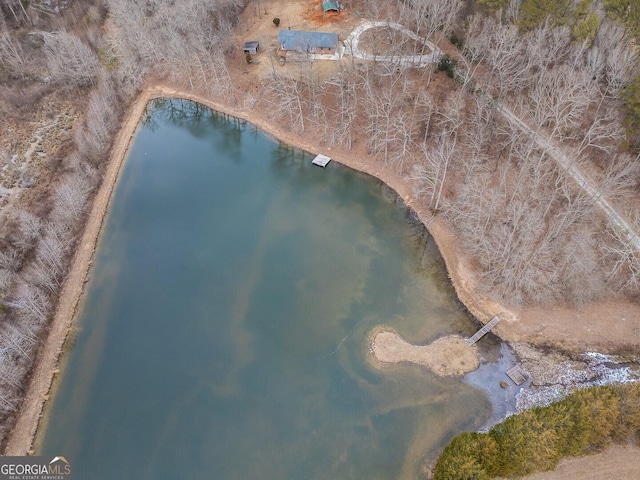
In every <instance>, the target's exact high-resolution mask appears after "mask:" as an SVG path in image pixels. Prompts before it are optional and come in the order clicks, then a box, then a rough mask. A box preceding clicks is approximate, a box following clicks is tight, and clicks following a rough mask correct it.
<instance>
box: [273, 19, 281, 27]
mask: <svg viewBox="0 0 640 480" xmlns="http://www.w3.org/2000/svg"><path fill="white" fill-rule="evenodd" d="M273 24H274V25H275V26H276V27H279V26H280V19H279V18H278V17H276V18H274V19H273Z"/></svg>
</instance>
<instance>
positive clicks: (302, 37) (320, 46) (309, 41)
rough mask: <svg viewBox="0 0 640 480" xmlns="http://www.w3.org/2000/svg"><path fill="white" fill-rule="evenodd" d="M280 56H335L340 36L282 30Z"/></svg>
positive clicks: (279, 41) (279, 36)
mask: <svg viewBox="0 0 640 480" xmlns="http://www.w3.org/2000/svg"><path fill="white" fill-rule="evenodd" d="M278 44H279V45H280V52H281V53H280V55H281V56H288V52H295V53H297V54H301V53H302V54H310V55H334V54H335V53H336V50H337V48H338V34H337V33H326V32H305V31H303V30H280V34H279V35H278Z"/></svg>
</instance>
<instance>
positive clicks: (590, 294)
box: [0, 0, 640, 436]
mask: <svg viewBox="0 0 640 480" xmlns="http://www.w3.org/2000/svg"><path fill="white" fill-rule="evenodd" d="M256 1H257V0H256ZM391 3H392V4H391V5H390V6H389V7H388V8H384V9H383V8H381V4H380V2H375V1H372V0H364V1H359V2H358V3H357V6H358V8H359V9H360V11H362V12H363V15H364V16H365V18H370V19H374V20H389V21H394V22H399V23H401V24H403V25H405V26H407V27H408V28H410V29H411V30H413V31H414V32H416V33H418V34H419V35H420V36H422V37H424V38H429V39H430V40H431V41H434V42H437V43H439V44H440V45H441V48H442V49H443V50H444V51H447V52H449V55H450V58H451V60H452V61H451V62H450V63H448V64H447V65H448V66H447V65H445V66H444V68H442V65H440V68H437V67H436V66H435V65H434V66H433V67H422V68H410V67H406V66H403V65H401V64H400V63H394V62H375V61H373V62H355V61H352V60H351V59H349V57H348V56H345V59H344V60H343V61H342V68H341V69H340V71H339V73H337V74H336V75H333V76H331V78H322V77H321V76H320V75H319V74H318V73H317V69H314V68H312V64H311V61H309V62H307V63H305V62H301V63H300V64H299V66H298V68H297V69H295V72H296V73H295V74H294V75H290V74H289V75H285V74H283V73H282V71H281V70H280V69H278V68H277V66H276V65H274V66H273V73H272V75H271V77H270V79H269V81H268V82H267V83H266V84H265V85H264V87H262V89H261V90H260V92H259V93H258V94H255V93H249V92H246V91H243V90H242V84H241V83H239V82H237V81H236V79H235V78H234V77H233V68H232V66H231V65H230V63H229V61H230V60H229V58H230V53H231V52H232V51H233V49H237V39H236V38H235V35H234V22H235V21H236V20H237V18H238V15H239V13H240V12H242V10H243V9H244V8H245V6H246V5H245V0H183V1H180V2H175V1H171V0H147V1H139V2H132V1H129V0H93V1H91V0H86V1H81V0H75V1H73V0H57V1H56V0H32V1H30V2H29V3H28V7H26V6H25V3H24V2H21V1H19V0H2V1H1V2H0V12H1V13H2V15H1V16H0V109H2V115H3V117H4V120H3V126H2V131H3V136H4V138H3V142H2V144H1V145H0V158H1V159H2V164H3V168H2V170H1V171H0V199H1V202H0V205H1V213H0V224H1V225H2V227H1V230H0V419H1V421H0V424H1V425H2V426H3V430H1V431H0V434H1V435H2V436H4V435H5V434H6V431H7V428H10V426H11V421H10V418H11V415H12V414H13V412H14V411H15V410H16V408H18V407H19V404H20V399H21V396H22V394H23V388H24V385H25V380H26V375H27V373H28V371H29V368H30V366H31V363H32V361H33V359H34V357H35V354H36V351H37V347H38V345H39V343H40V342H41V340H42V338H44V336H45V335H46V329H47V324H48V321H49V320H50V319H51V317H52V312H53V309H54V308H55V305H56V302H57V299H58V295H59V294H60V290H61V287H62V284H63V281H64V278H65V274H66V271H67V269H68V266H69V261H70V257H71V255H72V253H73V250H74V248H75V246H76V241H77V239H78V237H79V234H80V233H81V231H82V227H83V223H84V220H85V218H86V213H87V210H88V207H89V204H90V200H91V198H92V195H93V193H94V192H95V190H96V187H97V186H98V185H99V183H100V179H101V174H102V171H103V169H104V163H105V161H106V159H107V158H108V155H109V150H110V146H111V143H112V140H113V136H114V133H115V131H116V130H117V128H118V126H119V122H120V120H121V117H122V113H123V111H124V108H125V107H126V105H127V104H128V103H129V102H130V101H131V99H132V98H133V97H134V96H135V95H136V93H137V92H138V91H139V89H140V88H141V86H142V85H143V83H144V82H145V81H148V80H149V79H157V80H162V79H166V80H168V81H171V82H175V83H178V84H180V85H182V86H183V87H184V88H187V89H197V90H198V91H202V92H205V93H206V94H208V95H211V96H212V97H215V98H216V99H218V100H219V101H223V102H226V103H228V104H229V105H234V106H235V105H238V104H240V103H241V102H242V105H243V106H244V108H249V109H255V110H256V111H260V110H261V109H262V111H269V112H271V114H272V115H273V116H274V117H276V118H277V119H278V120H279V121H280V123H281V124H283V125H285V126H286V127H287V128H288V129H290V130H291V131H292V132H297V133H299V134H301V135H302V134H305V135H307V134H310V132H313V134H314V135H318V136H319V137H321V138H323V142H324V143H325V145H326V146H327V147H336V148H343V149H346V150H351V149H352V148H355V147H356V146H362V145H364V146H366V152H367V155H369V156H371V158H374V159H375V161H379V162H380V163H382V164H384V165H387V166H391V167H392V168H393V169H394V170H395V171H396V172H397V174H398V175H400V176H402V177H404V178H406V180H407V181H408V182H411V184H412V185H413V187H414V191H415V194H416V195H417V196H419V198H420V199H421V201H422V202H423V204H424V205H425V206H426V207H428V208H430V209H431V210H432V211H433V213H434V214H435V215H439V216H442V217H444V218H446V219H448V220H449V221H450V224H451V227H452V228H453V229H454V232H455V234H456V238H457V239H458V241H459V242H460V246H461V250H462V251H465V252H467V255H468V257H469V262H470V264H471V265H472V267H473V270H474V272H476V274H477V276H478V278H479V281H478V284H479V285H480V286H481V289H482V291H483V293H485V294H486V295H488V296H490V297H492V298H494V299H496V300H497V301H499V302H502V303H504V304H506V305H508V306H510V307H512V308H518V307H523V306H531V305H550V304H569V305H584V304H587V303H589V302H592V301H597V300H601V299H603V298H607V297H611V296H624V297H625V299H626V300H628V301H637V300H638V293H639V287H640V256H639V252H638V250H637V244H636V243H635V242H636V240H635V239H634V237H633V235H630V233H629V231H628V230H625V229H622V228H621V227H620V225H619V224H618V223H615V222H611V221H610V219H608V218H607V216H606V215H605V214H604V212H603V210H602V209H601V208H600V207H599V206H598V204H597V203H596V201H595V199H594V197H593V195H590V194H589V193H588V191H586V190H585V189H584V188H582V187H581V186H580V185H579V184H578V183H577V182H576V181H575V179H574V178H573V177H572V176H571V175H570V174H569V173H568V169H567V162H570V163H571V164H572V165H574V164H575V166H576V167H578V168H579V169H580V170H581V171H583V172H586V175H587V176H588V178H590V181H591V182H593V185H594V186H595V188H596V189H597V190H598V191H599V192H600V193H601V194H602V195H603V196H604V197H606V198H607V199H608V201H610V202H611V204H612V205H614V206H615V208H616V210H617V211H618V212H619V213H620V214H621V215H623V216H624V218H625V219H626V220H627V221H628V222H629V224H630V225H632V227H633V229H635V232H640V216H639V215H638V210H637V205H638V203H637V201H638V187H639V186H640V185H639V182H640V172H639V171H638V169H639V168H640V166H639V163H640V162H638V157H637V152H634V149H633V148H632V147H631V146H630V143H629V142H628V138H627V133H626V131H625V125H624V115H623V108H622V107H623V105H622V100H621V92H622V91H623V90H624V89H625V87H626V86H627V85H628V84H629V83H630V82H632V81H633V80H634V79H635V78H637V77H638V76H639V75H640V70H639V62H638V51H637V44H636V43H635V41H634V40H633V38H632V37H631V36H630V34H629V32H628V30H626V29H625V28H624V27H623V25H622V24H620V23H618V22H617V21H614V20H612V19H610V18H609V17H608V16H607V15H606V14H605V12H604V11H603V8H602V5H601V4H600V2H599V1H595V2H587V3H588V5H587V7H588V9H589V11H590V12H591V13H592V14H595V15H597V16H598V24H597V25H596V29H595V30H593V32H592V35H587V36H585V37H584V38H582V36H578V35H577V34H576V31H577V27H576V28H574V27H575V25H574V26H573V27H572V25H571V24H570V22H569V23H567V22H565V23H564V24H558V22H553V21H551V20H549V19H547V20H544V21H542V22H541V23H540V24H539V25H536V26H534V27H533V28H527V29H523V27H522V24H519V23H518V22H519V18H520V17H519V15H520V12H521V10H520V7H521V4H523V3H526V0H525V2H522V1H520V0H512V1H511V2H506V5H505V8H504V9H503V10H498V11H497V12H495V13H493V12H492V10H490V9H486V8H480V7H479V5H476V2H474V1H472V0H468V1H462V0H413V1H408V0H407V1H403V0H397V2H395V3H394V2H391ZM478 3H479V4H489V3H491V2H487V1H485V2H478ZM497 3H505V2H497ZM578 3H579V4H580V5H582V4H585V2H575V4H576V5H574V7H573V8H574V9H577V8H578V6H577V5H578ZM252 5H253V4H252ZM257 8H258V9H260V8H261V6H260V3H258V4H257ZM576 25H577V24H576ZM452 35H455V38H456V40H457V39H460V41H456V42H455V43H456V44H457V47H458V48H457V49H456V48H455V47H454V46H453V45H452V44H451V43H450V39H453V38H454V37H453V36H452ZM341 40H344V39H342V38H341ZM403 41H409V39H404V38H403V37H402V36H400V35H398V36H395V37H394V38H393V41H392V42H391V43H390V44H389V45H388V49H389V52H390V53H389V54H390V55H394V54H395V53H394V52H400V51H403V46H402V45H401V44H398V43H399V42H403ZM410 48H411V49H414V48H415V45H414V44H412V45H411V47H410ZM441 63H442V62H441ZM438 70H444V71H440V72H439V71H438ZM446 73H449V74H450V75H451V77H452V78H451V79H445V80H444V81H439V82H438V83H439V85H440V87H438V88H436V87H435V86H434V84H435V83H436V82H435V79H436V78H438V79H439V80H441V79H442V78H445V75H446ZM443 83H444V85H445V86H446V88H442V85H443ZM514 116H515V117H517V118H519V119H520V120H521V121H523V122H524V124H526V126H527V128H523V124H522V123H518V122H515V121H514V120H513V118H514ZM27 124H28V125H36V126H37V128H36V127H33V128H32V129H31V130H28V132H29V133H28V137H27V138H23V137H21V135H20V134H21V132H22V130H21V129H22V128H25V125H27ZM52 138H53V139H54V140H55V141H48V140H47V139H52ZM540 139H543V141H542V140H540ZM47 142H49V143H47ZM560 153H561V154H562V155H563V156H564V157H565V160H564V161H559V159H558V156H559V154H560ZM567 159H568V160H567ZM636 237H637V234H636ZM618 298H620V297H618Z"/></svg>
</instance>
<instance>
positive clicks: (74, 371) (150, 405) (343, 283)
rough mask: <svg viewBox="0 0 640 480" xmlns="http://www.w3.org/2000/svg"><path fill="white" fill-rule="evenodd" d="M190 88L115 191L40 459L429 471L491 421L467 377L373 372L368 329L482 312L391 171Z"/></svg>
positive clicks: (458, 321)
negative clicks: (329, 157) (353, 164)
mask: <svg viewBox="0 0 640 480" xmlns="http://www.w3.org/2000/svg"><path fill="white" fill-rule="evenodd" d="M311 160H312V156H311V155H309V154H307V153H305V152H302V151H300V150H297V149H294V148H290V147H289V146H286V145H283V144H280V143H278V142H277V141H274V140H273V139H272V138H269V137H267V136H266V135H265V134H263V133H261V132H260V131H259V130H257V129H256V128H255V127H254V126H252V125H251V124H248V123H245V122H243V121H240V120H237V119H233V118H228V117H226V116H224V115H221V114H218V113H215V112H213V111H211V110H209V109H207V108H205V107H203V106H201V105H198V104H195V103H191V102H187V101H181V100H158V101H155V102H152V103H151V104H150V105H149V106H148V108H147V112H146V114H145V116H144V118H143V121H142V123H141V125H140V127H139V129H138V132H137V134H136V137H135V140H134V142H133V144H132V146H131V148H130V151H129V154H128V159H127V162H126V164H125V166H124V167H123V171H122V173H121V178H120V180H119V182H118V185H117V188H116V191H115V192H114V195H113V198H112V203H111V206H110V210H109V214H108V217H107V219H106V220H105V226H104V229H103V232H102V235H101V240H100V244H99V246H98V249H97V251H96V254H95V257H94V262H93V267H92V271H91V275H90V279H89V283H88V284H87V289H86V290H87V291H86V293H85V296H84V299H83V301H82V304H81V308H80V309H79V313H78V318H76V319H75V325H76V328H75V331H74V333H73V335H72V338H71V339H70V340H69V342H68V343H69V345H68V348H67V351H66V353H65V355H64V358H63V359H64V369H63V374H62V376H61V379H60V380H59V382H58V383H57V385H56V386H55V395H54V400H53V401H52V402H51V404H50V405H49V406H48V408H47V412H46V421H44V422H42V424H43V426H42V428H41V429H40V433H39V438H38V441H37V449H36V450H37V452H38V453H39V454H42V455H64V456H65V457H66V458H67V459H69V461H70V462H71V465H72V466H73V469H74V476H75V478H84V479H89V478H90V479H93V480H99V479H113V478H131V479H133V478H135V479H154V480H155V479H177V478H193V479H195V478H216V479H244V480H246V479H295V478H300V479H332V480H333V479H363V478H367V479H385V480H388V479H393V478H402V479H413V478H419V477H420V476H421V471H422V469H423V468H424V466H425V465H428V464H429V463H430V462H432V461H433V460H434V459H435V458H436V457H437V455H438V453H439V450H440V449H441V448H442V446H443V445H444V444H446V443H447V442H448V441H449V440H450V439H451V438H452V437H453V436H454V435H455V434H456V433H458V432H460V431H462V430H468V429H476V428H478V427H479V426H480V425H482V424H483V423H484V422H485V421H486V420H487V419H488V418H489V417H490V415H491V405H490V403H489V401H488V400H487V399H486V397H485V396H484V395H483V394H482V393H481V392H479V391H478V390H475V389H474V388H472V387H471V386H470V385H468V384H466V383H464V382H463V381H462V379H459V378H453V377H451V378H440V377H437V376H436V375H434V374H433V373H431V372H430V371H428V370H426V369H424V368H420V367H415V366H408V365H398V366H393V367H391V366H390V367H386V368H384V369H382V370H379V369H377V368H376V367H374V366H373V365H372V363H371V359H370V356H369V355H370V354H369V347H368V338H369V334H370V332H371V331H372V330H373V329H374V328H376V327H378V326H385V327H390V328H393V329H395V330H396V331H397V332H398V333H400V334H401V335H402V336H403V337H404V338H406V339H407V340H408V341H411V342H414V343H427V342H430V341H433V340H435V339H436V338H438V337H440V336H442V335H445V334H450V333H462V334H464V335H468V334H470V333H472V332H473V330H474V324H473V322H472V321H471V319H470V317H469V315H468V313H466V311H465V309H464V308H463V307H462V306H461V305H460V303H459V302H458V301H457V300H456V298H455V295H454V292H453V290H452V288H451V286H450V284H449V283H448V279H447V275H446V272H445V270H444V266H443V262H442V260H441V258H440V256H439V254H438V251H437V248H436V247H435V246H434V243H433V241H432V240H431V239H430V237H429V236H428V235H427V234H426V233H425V231H424V230H423V228H422V227H421V226H420V225H418V224H416V223H415V222H414V221H412V219H411V216H410V214H409V213H408V212H407V210H406V208H404V207H403V206H402V205H401V202H399V201H398V199H397V197H396V196H395V194H394V193H393V192H391V191H389V189H388V188H386V187H385V186H384V185H383V184H381V183H380V182H379V181H377V180H375V179H373V178H371V177H368V176H366V175H364V174H360V173H357V172H354V171H352V170H350V169H348V168H346V167H343V166H341V165H339V164H337V163H336V162H332V163H330V164H329V165H328V166H327V168H326V169H322V168H319V167H316V166H313V165H312V164H311Z"/></svg>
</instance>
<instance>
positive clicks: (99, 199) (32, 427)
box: [4, 82, 526, 455]
mask: <svg viewBox="0 0 640 480" xmlns="http://www.w3.org/2000/svg"><path fill="white" fill-rule="evenodd" d="M158 98H177V99H184V100H190V101H194V102H197V103H200V104H202V105H205V106H207V107H209V108H211V109H213V110H215V111H218V112H220V113H222V114H225V115H230V116H233V117H236V118H239V119H241V120H244V121H247V122H249V123H251V124H253V125H255V126H256V127H258V128H260V129H261V130H262V131H264V132H265V133H266V134H268V135H270V136H272V137H274V138H276V139H277V140H278V141H281V142H283V143H286V144H288V145H291V146H292V147H296V148H300V149H302V150H305V151H308V152H310V153H312V154H317V153H324V154H326V155H328V156H331V157H332V159H333V160H335V161H337V162H339V163H341V164H343V165H345V166H347V167H349V168H351V169H354V170H356V171H360V172H363V173H366V174H368V175H371V176H373V177H374V178H376V179H378V180H379V181H380V182H382V183H384V184H385V185H387V186H388V187H389V188H390V189H392V190H393V191H394V192H395V194H396V195H397V196H398V197H399V198H400V199H401V200H402V202H403V203H404V206H405V207H406V208H407V209H408V210H409V211H410V212H411V213H412V214H413V215H414V216H415V218H416V219H417V220H418V221H420V223H422V225H424V226H425V228H426V229H427V230H428V231H429V234H430V235H431V236H432V237H433V238H434V240H435V242H436V245H437V247H438V250H439V252H440V255H441V256H442V258H443V259H444V262H445V266H446V269H447V273H448V277H449V280H450V281H451V283H452V285H453V287H454V290H455V292H456V295H457V297H458V299H459V300H460V301H461V302H462V303H463V304H464V305H465V307H466V308H467V309H468V310H469V312H470V313H471V314H472V315H473V316H474V317H475V318H477V319H478V320H479V321H481V322H483V323H486V322H487V321H488V320H489V319H490V318H491V317H493V316H494V315H496V314H500V315H501V317H502V318H503V320H506V321H505V322H501V323H502V324H503V325H504V324H509V323H511V322H512V321H514V320H515V319H516V318H517V316H516V315H515V313H512V312H509V311H508V310H507V309H506V308H505V307H504V306H502V305H500V304H497V303H495V302H492V301H490V300H489V299H487V298H484V297H482V296H480V295H478V293H477V291H476V290H475V288H474V280H473V278H472V275H471V272H470V271H469V270H468V269H467V267H466V265H465V264H464V262H463V260H462V257H461V255H460V252H459V251H458V248H457V244H456V242H455V238H454V236H453V233H452V232H451V231H450V228H449V226H448V224H447V220H446V219H443V218H441V217H438V216H436V215H434V214H433V213H432V212H431V211H429V210H428V209H425V208H421V207H420V205H419V203H418V202H417V201H416V200H417V199H416V198H414V197H413V192H412V190H411V185H410V183H409V182H408V181H407V180H406V179H403V178H402V177H400V176H399V175H397V174H396V172H394V171H393V170H392V168H391V167H384V166H381V165H379V164H376V161H375V159H373V158H368V157H362V158H360V157H361V155H359V154H358V152H352V151H347V150H341V149H330V148H321V147H320V146H319V144H317V143H313V142H312V141H311V140H309V136H307V135H305V136H304V137H302V136H301V135H299V134H296V133H294V132H290V131H286V130H284V129H283V128H281V127H280V125H279V124H278V123H276V122H273V121H271V120H270V119H269V116H268V112H267V111H265V110H264V109H263V108H257V109H239V108H234V107H232V106H230V105H229V104H228V103H225V102H221V101H217V100H216V99H215V98H212V97H211V96H209V95H206V94H199V93H197V92H194V91H189V90H186V89H184V88H181V87H176V86H169V85H167V84H166V83H163V82H150V83H149V84H148V85H147V86H146V87H145V88H143V89H142V91H141V92H140V93H139V94H138V96H137V97H136V98H135V100H134V101H133V102H132V104H131V105H130V106H129V108H128V109H127V111H126V113H125V116H124V119H123V121H122V124H121V127H120V130H119V132H118V134H117V136H116V137H115V141H114V143H113V147H112V150H111V153H110V159H109V163H108V165H107V168H106V170H105V174H104V178H103V181H102V184H101V186H100V189H99V190H98V193H97V194H96V196H95V197H94V200H93V204H92V207H91V211H90V213H89V215H88V217H87V221H86V224H85V230H84V232H83V235H82V238H81V240H80V242H79V243H78V248H77V250H76V252H75V254H74V257H73V261H72V264H71V269H70V271H69V274H68V276H67V278H66V280H65V283H64V287H63V290H62V294H61V296H60V298H59V301H58V305H57V309H56V313H55V316H54V318H53V320H52V322H51V323H50V325H49V327H48V331H49V335H48V336H47V339H46V340H45V342H44V343H43V345H42V346H41V347H40V348H39V350H38V353H37V357H36V360H35V361H34V366H33V369H32V372H31V375H30V378H29V383H28V387H27V391H26V395H25V397H24V400H23V403H22V405H21V408H20V410H19V412H18V415H17V420H16V423H15V425H14V427H13V429H12V431H11V432H10V434H9V435H8V441H7V444H6V447H5V451H4V454H5V455H27V454H33V443H34V441H35V438H36V434H37V433H38V428H39V426H40V419H41V418H42V416H43V411H44V408H45V404H46V401H47V400H48V398H49V395H50V394H51V388H52V385H53V381H54V377H55V375H56V374H57V373H58V371H59V361H60V357H61V355H62V353H63V348H64V345H65V341H66V339H67V337H68V335H69V333H70V332H71V330H72V328H73V318H74V316H75V313H76V310H77V307H78V304H79V302H80V299H81V295H82V293H83V290H84V285H85V283H86V281H87V276H88V273H89V269H90V267H91V263H92V259H93V254H94V252H95V249H96V247H97V244H98V242H99V239H100V233H101V230H102V224H103V221H104V218H105V216H106V214H107V212H108V209H109V205H110V201H111V195H112V193H113V190H114V188H115V186H116V185H117V182H118V179H119V176H120V172H121V169H122V167H123V165H124V163H125V159H126V158H127V154H128V150H129V146H130V144H131V141H132V140H133V138H134V136H135V133H136V131H137V128H138V126H139V123H140V120H141V118H142V116H143V115H144V112H145V109H146V106H147V104H148V103H149V102H150V101H151V100H154V99H158ZM494 332H495V333H496V334H497V335H498V336H499V337H501V338H502V339H503V340H505V341H508V342H514V341H522V339H521V338H519V336H518V335H515V336H514V335H513V334H512V332H509V330H508V328H507V327H505V328H502V327H501V325H500V324H499V325H498V327H496V329H495V331H494ZM525 340H526V337H525Z"/></svg>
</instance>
